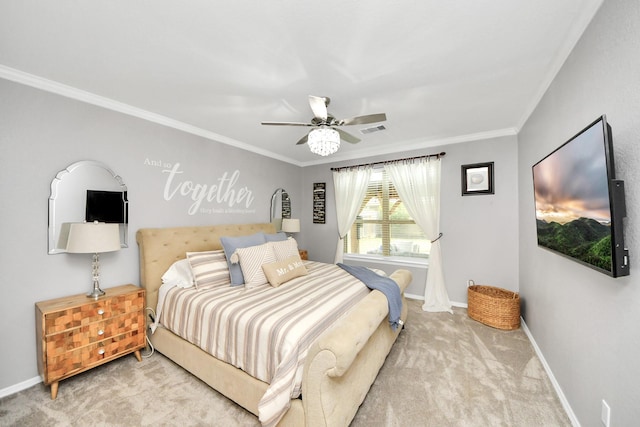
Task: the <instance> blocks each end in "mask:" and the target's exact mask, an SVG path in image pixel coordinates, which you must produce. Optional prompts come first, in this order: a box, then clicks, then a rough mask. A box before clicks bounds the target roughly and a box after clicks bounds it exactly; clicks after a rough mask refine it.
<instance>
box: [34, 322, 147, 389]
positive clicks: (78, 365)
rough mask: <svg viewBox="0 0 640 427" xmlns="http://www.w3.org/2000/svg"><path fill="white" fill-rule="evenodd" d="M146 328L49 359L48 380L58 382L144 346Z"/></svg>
mask: <svg viewBox="0 0 640 427" xmlns="http://www.w3.org/2000/svg"><path fill="white" fill-rule="evenodd" d="M144 340H145V335H144V326H143V327H141V328H140V329H137V330H135V331H129V332H127V333H125V334H122V335H117V336H115V337H111V338H109V339H106V340H104V341H100V342H97V343H94V344H90V345H87V346H85V347H81V348H78V349H76V350H73V351H68V352H65V353H62V354H59V355H55V356H51V357H47V375H46V376H47V379H48V381H49V382H50V381H58V380H61V379H64V378H66V377H70V376H72V375H75V374H77V373H78V372H79V371H83V370H86V369H88V368H91V367H93V366H94V365H98V364H102V363H103V362H105V361H106V360H108V359H111V358H115V357H117V356H119V355H121V354H125V353H127V352H128V351H129V352H130V351H133V350H134V349H139V348H140V347H141V346H144Z"/></svg>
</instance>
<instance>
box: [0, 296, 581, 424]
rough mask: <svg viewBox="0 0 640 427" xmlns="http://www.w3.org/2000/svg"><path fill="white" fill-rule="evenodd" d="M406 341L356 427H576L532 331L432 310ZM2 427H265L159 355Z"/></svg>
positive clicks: (11, 415)
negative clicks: (534, 345)
mask: <svg viewBox="0 0 640 427" xmlns="http://www.w3.org/2000/svg"><path fill="white" fill-rule="evenodd" d="M409 306H410V313H409V321H408V322H407V325H406V328H405V330H404V331H403V332H402V333H401V334H400V337H399V338H398V342H397V343H396V344H395V346H394V348H393V349H392V351H391V354H390V355H389V357H388V358H387V361H386V363H385V365H384V366H383V368H382V370H381V372H380V374H379V375H378V378H377V380H376V382H375V383H374V385H373V386H372V387H371V390H370V392H369V394H368V395H367V398H366V399H365V401H364V402H363V404H362V406H361V407H360V409H359V410H358V413H357V415H356V418H355V419H354V420H353V423H352V426H355V427H364V426H385V427H396V426H397V427H400V426H403V427H404V426H438V427H446V426H536V427H537V426H570V425H571V423H570V421H569V419H568V417H567V416H566V414H565V412H564V410H563V409H562V406H561V404H560V402H559V400H558V398H557V396H556V394H555V391H554V390H553V388H552V386H551V383H550V381H549V379H548V377H547V375H546V373H545V372H544V369H543V367H542V365H541V363H540V361H539V359H538V358H537V357H536V355H535V353H534V351H533V348H532V347H531V344H530V342H529V340H528V339H527V337H526V335H525V334H524V332H522V330H517V331H509V332H506V331H500V330H496V329H492V328H489V327H487V326H484V325H482V324H480V323H477V322H475V321H473V320H471V319H469V318H468V317H467V314H466V310H464V309H458V308H456V309H454V314H453V315H450V314H448V313H424V312H423V311H422V310H421V309H420V302H419V301H409ZM0 425H2V426H150V425H168V426H172V425H180V426H257V425H259V424H258V422H257V419H256V417H254V416H253V415H252V414H250V413H249V412H247V411H245V410H243V409H242V408H240V407H238V406H237V405H235V404H234V403H233V402H231V401H229V400H228V399H226V398H224V397H223V396H221V395H220V394H218V393H217V392H215V391H214V390H212V389H211V388H209V387H208V386H207V385H205V384H204V383H202V382H200V381H199V380H197V379H196V378H195V377H193V376H192V375H191V374H189V373H187V372H185V371H184V370H182V369H181V368H180V367H178V366H176V365H175V364H173V363H172V362H171V361H169V360H168V359H166V358H165V357H163V356H162V355H160V354H158V353H156V354H154V355H153V356H151V357H150V358H145V359H143V361H142V362H141V363H138V362H137V361H136V359H135V358H134V357H133V356H126V357H124V358H121V359H119V360H117V361H114V362H112V363H109V364H107V365H104V366H102V367H99V368H96V369H94V370H91V371H89V372H86V373H84V374H81V375H78V376H76V377H73V378H70V379H67V380H65V381H63V382H61V383H60V391H59V393H58V398H57V399H56V400H54V401H52V400H51V398H50V394H49V388H48V387H45V386H44V385H42V384H39V385H36V386H34V387H31V388H29V389H27V390H24V391H21V392H19V393H16V394H14V395H12V396H8V397H5V398H4V399H1V400H0Z"/></svg>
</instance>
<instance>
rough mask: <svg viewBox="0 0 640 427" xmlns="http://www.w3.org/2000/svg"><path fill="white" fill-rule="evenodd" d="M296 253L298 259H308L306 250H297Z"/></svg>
mask: <svg viewBox="0 0 640 427" xmlns="http://www.w3.org/2000/svg"><path fill="white" fill-rule="evenodd" d="M298 252H300V259H302V260H307V259H309V256H308V255H307V250H306V249H298Z"/></svg>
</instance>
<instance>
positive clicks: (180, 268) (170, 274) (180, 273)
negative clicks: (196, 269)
mask: <svg viewBox="0 0 640 427" xmlns="http://www.w3.org/2000/svg"><path fill="white" fill-rule="evenodd" d="M162 283H163V284H165V285H169V286H177V287H179V288H190V287H192V286H193V285H194V283H195V282H194V278H193V274H192V273H191V266H190V265H189V260H187V259H181V260H180V261H176V262H174V263H173V264H171V267H169V269H168V270H167V271H166V272H165V273H164V274H163V275H162Z"/></svg>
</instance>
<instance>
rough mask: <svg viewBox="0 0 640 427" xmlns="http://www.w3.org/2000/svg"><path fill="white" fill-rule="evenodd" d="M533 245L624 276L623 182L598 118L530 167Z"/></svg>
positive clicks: (606, 132)
mask: <svg viewBox="0 0 640 427" xmlns="http://www.w3.org/2000/svg"><path fill="white" fill-rule="evenodd" d="M532 169H533V186H534V194H535V207H536V229H537V237H538V246H540V247H543V248H545V249H549V250H551V251H554V252H556V253H558V254H561V255H564V256H566V257H569V258H571V259H573V260H576V261H578V262H580V263H582V264H584V265H586V266H588V267H591V268H594V269H596V270H598V271H600V272H603V273H606V274H608V275H610V276H612V277H619V276H627V275H628V274H629V251H628V250H627V248H625V246H624V234H623V224H622V222H623V218H624V217H625V216H626V207H625V197H624V182H623V181H620V180H616V179H615V165H614V158H613V141H612V137H611V126H610V125H609V124H608V123H607V119H606V116H604V115H603V116H601V117H599V118H598V119H597V120H595V121H594V122H593V123H591V124H590V125H589V126H587V127H586V128H584V129H583V130H581V131H580V132H579V133H578V134H576V135H575V136H574V137H572V138H571V139H569V140H568V141H567V142H565V143H564V144H563V145H561V146H560V147H559V148H557V149H556V150H555V151H553V152H552V153H551V154H549V155H548V156H546V157H545V158H544V159H542V160H540V161H539V162H538V163H536V164H535V165H533V167H532Z"/></svg>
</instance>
